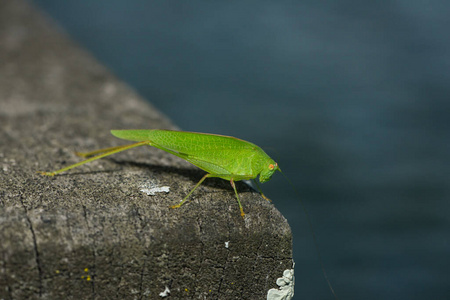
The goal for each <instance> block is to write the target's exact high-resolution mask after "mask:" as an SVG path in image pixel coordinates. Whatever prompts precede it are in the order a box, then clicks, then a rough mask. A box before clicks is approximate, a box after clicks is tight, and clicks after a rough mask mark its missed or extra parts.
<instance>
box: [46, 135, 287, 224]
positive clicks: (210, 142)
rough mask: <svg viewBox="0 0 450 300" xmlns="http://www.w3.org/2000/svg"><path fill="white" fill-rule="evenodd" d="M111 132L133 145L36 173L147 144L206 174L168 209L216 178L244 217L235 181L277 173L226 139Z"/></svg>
mask: <svg viewBox="0 0 450 300" xmlns="http://www.w3.org/2000/svg"><path fill="white" fill-rule="evenodd" d="M111 133H112V135H114V136H116V137H118V138H120V139H124V140H128V141H134V142H137V143H134V144H130V145H124V146H118V147H111V148H105V149H100V150H96V151H92V152H87V153H77V154H78V155H79V156H82V157H90V158H88V159H86V160H83V161H81V162H79V163H76V164H73V165H70V166H68V167H65V168H62V169H60V170H57V171H53V172H39V173H40V174H42V175H47V176H54V175H56V174H58V173H61V172H64V171H67V170H70V169H72V168H75V167H78V166H80V165H83V164H85V163H88V162H91V161H94V160H97V159H99V158H102V157H105V156H109V155H112V154H115V153H117V152H121V151H124V150H128V149H131V148H134V147H139V146H144V145H149V146H153V147H156V148H159V149H161V150H164V151H166V152H168V153H170V154H173V155H176V156H178V157H180V158H182V159H184V160H186V161H188V162H190V163H192V164H193V165H195V166H197V167H199V168H200V169H203V170H204V171H206V172H207V174H206V175H205V176H203V177H202V179H200V181H199V182H198V183H197V184H196V185H195V186H194V188H193V189H192V190H191V191H190V192H189V193H188V194H187V195H186V196H185V197H184V198H183V200H181V202H180V203H178V204H176V205H172V206H171V208H178V207H180V206H181V205H183V204H184V202H185V201H186V200H187V199H188V198H189V196H190V195H191V194H192V193H193V192H194V191H195V190H196V189H197V187H199V186H200V184H202V182H203V181H204V180H205V179H206V178H211V177H218V178H222V179H225V180H229V181H230V183H231V186H232V187H233V190H234V193H235V194H236V199H237V202H238V204H239V209H240V211H241V216H242V217H244V216H245V213H244V209H243V208H242V205H241V201H240V199H239V194H238V192H237V190H236V186H235V182H236V181H239V180H250V179H253V180H254V181H255V183H256V180H255V179H256V177H258V175H259V181H260V182H261V183H264V182H266V181H268V180H270V179H271V177H272V175H273V173H274V172H275V171H277V170H278V171H280V172H281V170H280V168H279V167H278V164H277V163H276V162H275V161H274V160H273V159H271V158H270V157H269V156H268V155H267V154H266V153H265V152H264V151H263V150H262V149H261V148H260V147H258V146H256V145H255V144H252V143H250V142H247V141H244V140H241V139H237V138H234V137H230V136H224V135H217V134H208V133H197V132H187V131H174V130H158V129H153V130H145V129H140V130H111ZM94 155H95V156H94ZM256 186H257V187H258V190H259V192H260V193H261V196H262V197H263V198H264V199H266V200H268V201H270V200H269V199H268V198H267V197H266V196H265V195H264V194H263V193H262V192H261V189H260V188H259V186H258V184H257V183H256Z"/></svg>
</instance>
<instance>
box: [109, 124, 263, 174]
mask: <svg viewBox="0 0 450 300" xmlns="http://www.w3.org/2000/svg"><path fill="white" fill-rule="evenodd" d="M111 133H112V134H113V135H114V136H116V137H118V138H122V139H126V140H132V141H138V142H141V141H149V144H150V145H151V146H154V147H156V148H159V149H161V150H164V151H167V152H169V153H171V154H173V155H176V156H178V157H180V158H183V159H185V160H187V161H189V162H190V163H192V164H194V165H196V166H197V167H199V168H201V169H203V170H205V171H207V172H208V173H211V174H217V175H240V176H244V177H248V178H255V177H256V176H257V175H258V174H255V170H253V169H252V159H253V157H254V156H255V155H258V154H260V153H261V152H262V153H264V152H263V151H262V150H261V149H260V148H259V147H258V146H256V145H255V144H253V143H250V142H247V141H244V140H240V139H237V138H234V137H230V136H223V135H216V134H207V133H196V132H186V131H172V130H112V131H111ZM264 155H266V154H265V153H264ZM221 177H226V179H228V178H229V177H228V176H221Z"/></svg>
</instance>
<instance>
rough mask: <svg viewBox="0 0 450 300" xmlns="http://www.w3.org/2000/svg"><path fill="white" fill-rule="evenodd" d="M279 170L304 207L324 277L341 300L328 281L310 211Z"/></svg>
mask: <svg viewBox="0 0 450 300" xmlns="http://www.w3.org/2000/svg"><path fill="white" fill-rule="evenodd" d="M278 170H279V171H280V173H281V174H282V175H283V177H284V178H285V179H286V181H287V182H288V183H289V185H290V186H291V187H292V189H293V190H294V192H295V194H296V196H297V198H298V199H299V200H300V204H301V206H302V209H303V212H304V213H305V216H306V220H307V222H308V226H309V230H310V231H311V235H312V238H313V241H314V247H315V248H316V252H317V257H318V259H319V263H320V268H321V269H322V273H323V276H324V277H325V280H326V281H327V284H328V287H329V288H330V291H331V293H332V294H333V296H334V298H335V299H339V298H338V296H337V295H336V293H335V292H334V289H333V286H332V285H331V282H330V280H329V279H328V275H327V272H326V270H325V266H324V264H323V260H322V255H321V254H320V250H319V244H318V243H317V238H316V233H315V231H314V227H313V224H312V222H311V218H310V217H309V213H308V210H307V209H306V206H305V203H303V200H302V198H301V197H300V193H299V192H298V190H297V189H296V188H295V186H294V185H293V184H292V182H291V181H290V180H289V178H288V177H287V176H286V175H285V174H284V173H283V172H281V169H280V168H278Z"/></svg>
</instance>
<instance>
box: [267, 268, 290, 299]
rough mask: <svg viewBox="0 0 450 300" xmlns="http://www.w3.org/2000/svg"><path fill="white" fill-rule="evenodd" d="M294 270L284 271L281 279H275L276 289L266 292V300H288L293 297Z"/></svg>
mask: <svg viewBox="0 0 450 300" xmlns="http://www.w3.org/2000/svg"><path fill="white" fill-rule="evenodd" d="M294 282H295V279H294V269H293V266H292V269H290V270H284V272H283V277H280V278H278V279H277V285H278V286H279V288H278V289H270V290H269V291H268V292H267V300H290V299H292V297H294Z"/></svg>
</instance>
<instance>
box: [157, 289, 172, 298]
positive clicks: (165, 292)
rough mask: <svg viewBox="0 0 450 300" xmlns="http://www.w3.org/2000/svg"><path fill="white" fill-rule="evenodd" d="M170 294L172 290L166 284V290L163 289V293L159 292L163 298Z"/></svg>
mask: <svg viewBox="0 0 450 300" xmlns="http://www.w3.org/2000/svg"><path fill="white" fill-rule="evenodd" d="M169 295H170V290H169V288H168V287H167V286H166V288H165V289H164V291H162V292H161V293H159V296H160V297H162V298H165V297H167V296H169Z"/></svg>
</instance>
